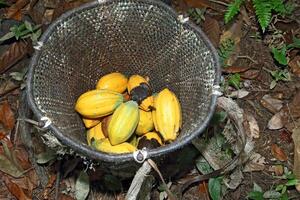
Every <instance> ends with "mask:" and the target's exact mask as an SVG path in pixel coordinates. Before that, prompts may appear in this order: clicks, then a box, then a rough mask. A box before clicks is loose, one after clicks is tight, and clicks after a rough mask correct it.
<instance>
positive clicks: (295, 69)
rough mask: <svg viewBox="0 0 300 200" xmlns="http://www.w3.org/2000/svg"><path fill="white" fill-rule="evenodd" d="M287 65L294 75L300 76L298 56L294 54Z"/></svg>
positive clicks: (299, 58)
mask: <svg viewBox="0 0 300 200" xmlns="http://www.w3.org/2000/svg"><path fill="white" fill-rule="evenodd" d="M289 67H290V68H291V70H292V72H293V73H294V74H295V75H296V76H298V77H300V56H296V57H295V58H294V59H292V60H291V61H290V62H289Z"/></svg>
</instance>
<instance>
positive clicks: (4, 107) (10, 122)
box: [0, 101, 15, 130]
mask: <svg viewBox="0 0 300 200" xmlns="http://www.w3.org/2000/svg"><path fill="white" fill-rule="evenodd" d="M0 123H2V124H3V126H4V127H5V128H6V129H8V130H12V129H13V128H14V126H15V116H14V113H13V111H12V110H11V108H10V105H9V103H8V101H4V102H3V103H2V104H1V105H0Z"/></svg>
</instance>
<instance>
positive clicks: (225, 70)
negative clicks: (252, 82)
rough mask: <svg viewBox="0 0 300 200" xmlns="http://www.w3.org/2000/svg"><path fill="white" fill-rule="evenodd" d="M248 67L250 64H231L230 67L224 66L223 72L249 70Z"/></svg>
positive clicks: (230, 72)
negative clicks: (241, 65) (239, 65)
mask: <svg viewBox="0 0 300 200" xmlns="http://www.w3.org/2000/svg"><path fill="white" fill-rule="evenodd" d="M248 69H250V66H244V67H238V66H229V67H224V68H223V69H222V72H224V73H227V74H232V73H241V72H245V71H247V70H248Z"/></svg>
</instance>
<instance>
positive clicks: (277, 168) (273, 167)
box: [269, 165, 283, 176]
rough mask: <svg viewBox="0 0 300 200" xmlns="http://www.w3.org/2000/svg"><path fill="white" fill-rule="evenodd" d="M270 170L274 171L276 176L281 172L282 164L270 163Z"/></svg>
mask: <svg viewBox="0 0 300 200" xmlns="http://www.w3.org/2000/svg"><path fill="white" fill-rule="evenodd" d="M269 171H270V172H274V173H275V175H276V176H281V175H282V174H283V166H282V165H272V166H270V168H269Z"/></svg>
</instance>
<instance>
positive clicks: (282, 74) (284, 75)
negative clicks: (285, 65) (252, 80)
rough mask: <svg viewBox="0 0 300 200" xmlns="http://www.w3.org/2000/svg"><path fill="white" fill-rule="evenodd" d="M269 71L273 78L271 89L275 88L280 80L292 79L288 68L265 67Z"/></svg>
mask: <svg viewBox="0 0 300 200" xmlns="http://www.w3.org/2000/svg"><path fill="white" fill-rule="evenodd" d="M264 69H265V68H264ZM265 70H266V71H267V72H269V73H270V74H271V76H272V78H273V80H272V82H271V84H270V89H273V88H275V86H276V85H277V82H278V81H290V80H291V75H290V73H289V72H288V70H287V69H283V70H274V71H272V70H268V69H265Z"/></svg>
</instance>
